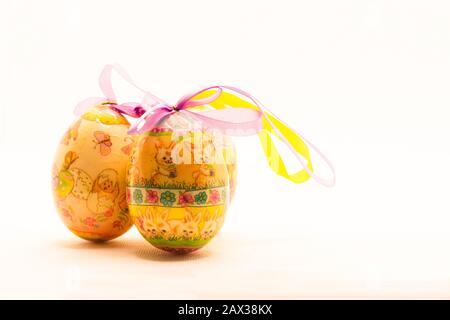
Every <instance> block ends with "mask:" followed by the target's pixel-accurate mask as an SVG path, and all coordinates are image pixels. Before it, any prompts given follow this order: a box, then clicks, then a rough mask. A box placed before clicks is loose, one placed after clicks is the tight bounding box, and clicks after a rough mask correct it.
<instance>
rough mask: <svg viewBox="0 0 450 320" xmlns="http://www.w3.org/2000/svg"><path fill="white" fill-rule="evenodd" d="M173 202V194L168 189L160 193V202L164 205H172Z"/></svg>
mask: <svg viewBox="0 0 450 320" xmlns="http://www.w3.org/2000/svg"><path fill="white" fill-rule="evenodd" d="M174 202H175V194H174V193H173V192H170V191H164V192H163V193H161V203H162V204H163V205H165V206H172V205H173V203H174Z"/></svg>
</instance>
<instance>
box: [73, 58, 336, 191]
mask: <svg viewBox="0 0 450 320" xmlns="http://www.w3.org/2000/svg"><path fill="white" fill-rule="evenodd" d="M112 70H115V71H117V72H118V73H119V74H120V75H121V76H122V77H123V78H124V79H125V80H126V81H127V82H129V83H130V84H131V85H133V86H134V87H135V88H137V89H138V90H140V91H142V92H143V93H144V98H143V100H142V102H141V103H140V104H139V103H123V104H120V105H118V104H117V101H116V97H115V94H114V91H113V89H112V84H111V72H112ZM99 82H100V88H101V89H102V91H103V93H104V95H105V97H106V98H89V99H86V100H84V101H83V102H82V103H80V104H79V105H78V106H77V108H76V110H75V113H77V114H81V113H82V111H85V110H86V108H87V107H88V106H89V107H92V105H96V104H99V103H103V104H106V105H109V106H110V107H111V108H113V109H115V110H117V111H118V112H121V113H123V114H126V115H129V116H131V117H134V118H139V119H138V120H137V121H136V122H135V124H134V125H132V126H131V128H130V130H129V133H130V134H139V133H144V132H147V131H150V130H152V129H153V128H154V127H155V126H156V125H157V124H158V123H159V122H161V121H162V120H163V119H164V118H166V117H168V116H170V115H172V114H174V113H175V112H180V113H185V114H187V115H188V116H189V117H191V118H193V119H196V120H199V121H201V123H202V124H203V125H204V126H205V127H209V128H213V129H218V130H222V131H223V132H224V133H225V134H228V135H240V136H242V135H253V134H258V135H259V138H260V142H261V146H262V148H263V151H264V154H265V156H266V158H267V161H268V164H269V166H270V167H271V169H272V170H273V171H274V172H275V173H277V174H279V175H281V176H282V177H284V178H286V179H288V180H290V181H292V182H295V183H302V182H305V181H307V180H308V179H309V178H313V179H314V180H316V181H317V182H318V183H320V184H322V185H324V186H327V187H331V186H334V184H335V181H336V178H335V172H334V168H333V165H332V164H331V162H330V160H328V159H327V157H326V156H325V155H324V154H322V152H320V150H319V149H318V148H317V147H316V146H314V145H313V144H312V143H311V142H309V141H308V140H307V139H305V138H304V137H303V136H301V135H300V134H299V133H297V132H296V131H295V130H293V129H291V128H290V127H289V126H288V125H287V124H286V123H284V122H283V121H281V120H280V119H278V118H277V117H276V116H275V115H274V114H273V113H272V112H270V111H269V110H268V109H267V108H266V107H264V106H263V105H262V104H261V103H260V102H259V101H258V100H257V99H256V98H255V97H253V96H252V95H251V94H249V93H248V92H245V91H244V90H241V89H238V88H235V87H230V86H218V85H217V86H210V87H207V88H204V89H201V90H199V91H196V92H194V93H190V94H187V95H185V96H184V97H183V98H181V99H180V100H179V101H178V102H177V103H176V104H175V105H174V106H171V105H169V104H168V103H166V102H164V101H163V100H161V99H159V98H157V97H156V96H154V95H153V94H151V93H150V92H148V91H145V90H143V89H141V88H139V87H138V86H137V85H136V84H135V83H134V82H133V81H132V79H131V78H130V76H129V75H128V74H127V73H126V72H125V71H124V70H123V69H122V68H121V67H120V66H118V65H106V66H105V68H104V69H103V72H102V73H101V75H100V81H99ZM199 106H210V107H212V109H213V110H207V111H198V110H196V109H195V107H199ZM189 109H191V110H189ZM272 136H275V137H277V138H278V139H280V140H281V141H282V142H283V143H284V144H285V145H286V146H287V147H288V148H289V149H290V151H291V152H292V153H293V154H294V156H295V157H296V158H297V160H298V161H299V162H300V164H301V165H302V167H303V169H301V170H299V171H297V172H295V173H288V171H287V169H286V166H285V164H284V161H283V159H282V157H281V155H280V153H279V152H278V150H277V148H276V146H275V144H274V142H273V140H272ZM308 145H309V146H310V147H311V149H313V150H314V151H315V152H316V153H317V154H318V155H319V156H320V157H321V158H322V159H323V160H324V161H325V163H326V164H327V165H328V166H329V168H330V170H331V172H332V177H331V178H329V179H325V178H321V177H319V176H317V175H316V174H315V173H314V171H313V166H312V161H311V155H310V151H309V148H308Z"/></svg>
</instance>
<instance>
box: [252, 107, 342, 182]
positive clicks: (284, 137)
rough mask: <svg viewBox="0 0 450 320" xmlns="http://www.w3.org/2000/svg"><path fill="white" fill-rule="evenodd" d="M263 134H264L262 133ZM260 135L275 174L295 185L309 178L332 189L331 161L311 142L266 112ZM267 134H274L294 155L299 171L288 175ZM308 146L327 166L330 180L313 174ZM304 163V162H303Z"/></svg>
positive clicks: (332, 170)
mask: <svg viewBox="0 0 450 320" xmlns="http://www.w3.org/2000/svg"><path fill="white" fill-rule="evenodd" d="M262 132H264V133H262ZM262 132H261V133H260V140H261V145H262V147H263V150H264V152H265V154H266V157H267V159H268V162H269V165H270V166H271V168H272V170H273V171H275V172H276V173H277V174H279V175H281V176H283V177H285V178H287V179H289V180H291V181H292V182H295V183H302V182H305V181H306V180H308V179H309V178H310V177H311V178H313V179H314V180H316V181H317V182H318V183H320V184H322V185H324V186H326V187H332V186H334V185H335V183H336V175H335V171H334V168H333V165H332V164H331V161H330V160H328V158H327V157H326V156H325V155H324V154H322V152H320V150H319V149H318V148H317V147H316V146H314V145H313V144H312V143H311V142H309V141H308V140H306V139H305V138H304V137H302V136H301V135H300V134H299V133H297V132H295V131H294V130H293V129H291V128H290V127H288V126H287V125H286V124H284V123H283V122H281V121H280V120H278V119H277V118H276V117H275V116H272V115H271V114H269V113H268V112H264V120H263V131H262ZM269 133H271V134H274V135H275V136H276V137H277V138H279V139H280V140H281V141H282V142H284V143H285V144H286V146H287V147H288V148H289V149H290V150H291V152H292V153H293V154H294V155H295V157H296V158H297V160H298V161H299V162H300V164H301V165H302V167H303V169H302V170H299V171H297V172H295V173H293V174H289V173H288V172H287V170H286V166H285V164H284V161H283V159H282V157H281V156H280V154H279V153H278V150H277V149H276V147H275V145H274V144H273V141H272V139H271V137H270V135H269ZM308 145H309V146H310V147H311V148H312V149H313V150H314V151H315V152H316V153H317V154H318V155H319V156H320V157H321V158H322V159H323V160H324V161H325V162H326V164H327V165H328V166H329V168H330V170H331V172H332V177H331V178H330V179H325V178H322V177H319V176H317V175H316V174H315V173H314V170H313V166H312V160H311V155H310V151H309V148H308ZM305 161H306V162H305Z"/></svg>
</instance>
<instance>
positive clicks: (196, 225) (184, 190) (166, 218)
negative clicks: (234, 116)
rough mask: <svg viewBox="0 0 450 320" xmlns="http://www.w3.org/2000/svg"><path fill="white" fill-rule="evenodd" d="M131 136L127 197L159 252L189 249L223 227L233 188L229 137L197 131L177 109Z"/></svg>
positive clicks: (137, 222) (139, 225) (139, 224)
mask: <svg viewBox="0 0 450 320" xmlns="http://www.w3.org/2000/svg"><path fill="white" fill-rule="evenodd" d="M134 140H135V141H134V147H133V151H132V155H131V157H130V163H129V167H128V170H127V186H128V188H127V200H128V203H129V209H130V214H131V216H132V218H133V221H134V223H135V225H136V227H137V229H138V230H139V232H140V233H141V234H142V236H143V237H144V238H145V239H146V240H147V241H148V242H150V243H151V244H152V245H154V246H155V247H157V248H159V249H162V250H166V251H170V252H175V253H188V252H192V251H195V250H197V249H199V248H201V247H203V246H204V245H205V244H207V243H208V242H209V241H210V240H211V239H212V238H213V237H214V236H215V235H216V234H217V233H218V232H219V230H220V228H221V227H222V225H223V222H224V219H225V214H226V211H227V208H228V206H229V203H230V199H231V196H232V192H234V186H235V179H236V164H235V159H236V156H235V148H234V145H233V143H232V141H231V140H230V138H229V137H227V136H225V135H222V134H221V133H219V132H213V131H210V130H205V129H196V128H195V125H194V124H193V123H191V122H190V120H189V119H188V118H186V116H185V115H183V114H180V113H174V114H172V115H170V116H168V117H167V118H165V119H164V120H163V121H162V122H161V123H159V124H158V126H157V127H155V128H153V129H152V130H151V131H150V132H146V133H143V134H140V135H137V136H135V138H134ZM231 187H233V190H231Z"/></svg>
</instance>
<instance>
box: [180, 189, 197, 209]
mask: <svg viewBox="0 0 450 320" xmlns="http://www.w3.org/2000/svg"><path fill="white" fill-rule="evenodd" d="M179 202H180V204H181V205H182V206H185V205H188V204H190V203H194V196H193V195H192V193H190V192H183V193H181V194H180V198H179Z"/></svg>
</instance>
